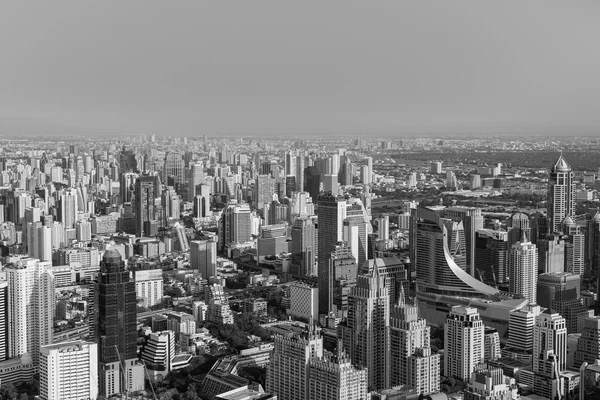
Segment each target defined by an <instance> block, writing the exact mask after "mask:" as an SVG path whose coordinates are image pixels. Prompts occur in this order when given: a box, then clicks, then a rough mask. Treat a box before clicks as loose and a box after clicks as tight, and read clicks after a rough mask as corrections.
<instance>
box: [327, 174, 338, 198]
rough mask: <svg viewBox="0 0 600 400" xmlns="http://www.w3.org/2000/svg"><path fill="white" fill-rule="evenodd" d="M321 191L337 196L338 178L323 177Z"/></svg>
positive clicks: (335, 175)
mask: <svg viewBox="0 0 600 400" xmlns="http://www.w3.org/2000/svg"><path fill="white" fill-rule="evenodd" d="M323 191H324V192H331V193H332V194H334V195H337V194H339V187H338V176H337V174H325V175H323Z"/></svg>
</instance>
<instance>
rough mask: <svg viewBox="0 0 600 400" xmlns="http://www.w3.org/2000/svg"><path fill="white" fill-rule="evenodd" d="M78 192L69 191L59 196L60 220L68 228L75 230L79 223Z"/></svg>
mask: <svg viewBox="0 0 600 400" xmlns="http://www.w3.org/2000/svg"><path fill="white" fill-rule="evenodd" d="M77 209H78V208H77V192H76V191H75V189H71V190H67V191H65V192H64V193H62V194H60V195H59V199H58V210H57V211H58V220H59V221H60V222H62V224H63V225H64V226H65V227H67V228H73V226H75V222H76V221H77Z"/></svg>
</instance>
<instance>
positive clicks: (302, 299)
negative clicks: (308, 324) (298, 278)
mask: <svg viewBox="0 0 600 400" xmlns="http://www.w3.org/2000/svg"><path fill="white" fill-rule="evenodd" d="M288 314H289V315H292V316H294V317H300V318H304V319H306V320H308V321H318V320H319V288H316V287H311V286H308V285H306V284H303V283H294V284H292V285H290V308H289V310H288Z"/></svg>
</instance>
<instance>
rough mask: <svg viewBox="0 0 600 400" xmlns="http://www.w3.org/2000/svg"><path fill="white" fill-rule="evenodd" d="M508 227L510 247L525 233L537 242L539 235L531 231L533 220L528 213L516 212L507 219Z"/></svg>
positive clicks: (528, 237) (534, 242)
mask: <svg viewBox="0 0 600 400" xmlns="http://www.w3.org/2000/svg"><path fill="white" fill-rule="evenodd" d="M507 224H508V227H509V228H510V229H508V245H509V248H511V247H512V245H513V244H515V243H517V242H518V241H519V240H521V238H522V237H523V235H525V237H526V238H527V239H529V241H530V242H532V243H533V244H537V237H536V235H533V234H532V232H531V221H530V218H529V216H528V215H527V214H523V213H519V212H518V213H514V214H513V215H511V217H510V218H509V219H508V221H507Z"/></svg>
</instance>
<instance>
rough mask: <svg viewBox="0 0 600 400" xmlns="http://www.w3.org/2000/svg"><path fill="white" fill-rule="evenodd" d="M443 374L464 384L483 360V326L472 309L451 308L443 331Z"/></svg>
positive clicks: (477, 314) (475, 311)
mask: <svg viewBox="0 0 600 400" xmlns="http://www.w3.org/2000/svg"><path fill="white" fill-rule="evenodd" d="M444 343H445V346H446V347H445V352H444V374H445V375H446V376H454V377H458V378H460V379H463V380H465V381H467V380H470V379H471V374H472V373H473V371H475V370H476V368H477V366H478V365H479V364H480V363H482V362H483V361H484V355H485V348H484V326H483V321H482V320H481V318H480V316H479V313H478V312H477V310H476V309H475V308H470V307H462V306H454V307H452V310H451V311H450V313H449V314H448V318H447V319H446V325H445V329H444Z"/></svg>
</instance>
